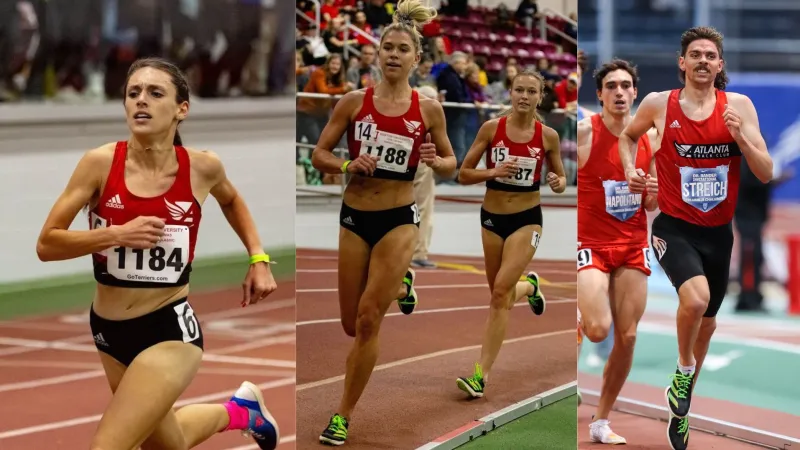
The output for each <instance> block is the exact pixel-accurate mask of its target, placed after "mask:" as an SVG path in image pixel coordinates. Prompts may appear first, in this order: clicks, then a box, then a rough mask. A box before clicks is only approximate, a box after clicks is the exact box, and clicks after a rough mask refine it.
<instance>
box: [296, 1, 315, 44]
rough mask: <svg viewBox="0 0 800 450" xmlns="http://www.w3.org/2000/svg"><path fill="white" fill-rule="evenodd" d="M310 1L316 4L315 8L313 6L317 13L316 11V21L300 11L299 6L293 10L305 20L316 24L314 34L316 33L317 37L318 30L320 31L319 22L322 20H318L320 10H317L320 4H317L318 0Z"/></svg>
mask: <svg viewBox="0 0 800 450" xmlns="http://www.w3.org/2000/svg"><path fill="white" fill-rule="evenodd" d="M311 3H313V4H314V6H316V8H315V10H316V11H317V13H316V16H317V20H316V21H314V20H313V19H312V18H310V17H308V16H307V15H306V14H305V13H304V12H303V11H300V8H295V9H294V11H295V14H297V15H298V16H300V17H302V18H303V19H305V20H306V21H307V22H311V23H314V24H316V25H317V33H316V34H317V37H319V31H320V30H319V24H320V23H322V21H321V20H320V12H319V9H320V4H319V1H318V0H311Z"/></svg>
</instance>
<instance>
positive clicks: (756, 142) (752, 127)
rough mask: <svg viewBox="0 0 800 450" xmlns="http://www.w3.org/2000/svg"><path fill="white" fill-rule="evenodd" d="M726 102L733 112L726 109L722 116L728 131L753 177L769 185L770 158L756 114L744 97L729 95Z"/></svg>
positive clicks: (751, 103)
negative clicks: (737, 145)
mask: <svg viewBox="0 0 800 450" xmlns="http://www.w3.org/2000/svg"><path fill="white" fill-rule="evenodd" d="M728 101H729V102H730V103H729V104H732V105H731V106H733V110H731V109H728V110H726V111H725V112H724V113H723V114H722V117H723V119H725V120H726V125H727V126H728V130H730V132H731V135H732V136H733V137H734V139H736V143H737V144H739V149H740V150H741V151H742V155H744V158H745V160H747V165H748V166H750V170H751V171H753V175H755V176H756V177H757V178H758V179H759V180H761V182H762V183H769V182H770V181H772V158H771V157H770V156H769V152H768V151H767V143H766V142H765V141H764V137H763V136H761V128H760V126H759V124H758V112H757V111H756V108H755V106H754V105H753V102H752V101H751V100H750V98H749V97H747V96H746V95H741V94H735V93H729V94H728Z"/></svg>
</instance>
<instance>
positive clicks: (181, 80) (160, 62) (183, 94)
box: [122, 58, 189, 145]
mask: <svg viewBox="0 0 800 450" xmlns="http://www.w3.org/2000/svg"><path fill="white" fill-rule="evenodd" d="M145 67H152V68H153V69H156V70H160V71H162V72H166V73H167V74H169V77H170V81H172V85H173V86H175V101H176V102H177V103H183V102H188V101H189V81H188V80H187V79H186V75H184V74H183V72H181V69H179V68H178V66H176V65H175V64H172V63H171V62H169V61H167V60H166V59H163V58H142V59H137V60H136V61H134V62H133V64H132V65H131V68H130V69H128V75H127V77H125V86H123V88H122V93H123V94H122V101H123V103H124V102H125V99H126V98H127V96H128V81H130V79H131V76H133V74H134V73H135V72H136V71H137V70H139V69H144V68H145ZM180 124H181V121H178V125H180ZM172 145H183V141H182V140H181V135H180V133H178V129H177V128H175V137H174V138H173V139H172Z"/></svg>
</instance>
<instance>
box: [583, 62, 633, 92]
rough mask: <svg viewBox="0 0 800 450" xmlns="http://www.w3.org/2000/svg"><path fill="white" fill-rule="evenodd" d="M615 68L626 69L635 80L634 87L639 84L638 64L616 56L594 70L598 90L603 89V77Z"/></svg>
mask: <svg viewBox="0 0 800 450" xmlns="http://www.w3.org/2000/svg"><path fill="white" fill-rule="evenodd" d="M615 70H624V71H625V72H628V73H629V74H630V75H631V79H632V80H633V87H636V86H637V85H638V84H639V71H638V70H636V66H634V65H633V64H631V63H630V62H628V61H625V60H624V59H618V58H614V59H612V60H611V61H609V62H607V63H605V64H603V65H602V66H600V67H598V68H597V70H595V71H594V81H595V83H596V84H597V90H598V91H602V90H603V78H605V77H606V75H608V74H609V73H611V72H613V71H615Z"/></svg>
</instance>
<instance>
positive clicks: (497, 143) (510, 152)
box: [486, 116, 545, 192]
mask: <svg viewBox="0 0 800 450" xmlns="http://www.w3.org/2000/svg"><path fill="white" fill-rule="evenodd" d="M507 124H508V116H503V117H501V118H500V120H499V121H498V122H497V130H496V131H495V132H494V137H492V141H491V142H490V143H489V146H488V147H487V148H486V168H487V169H494V168H495V167H497V164H498V163H502V162H503V161H505V160H507V159H508V158H509V157H512V156H513V157H515V158H516V163H517V166H518V167H519V168H518V169H517V173H516V174H514V175H513V176H511V177H506V178H495V179H493V180H489V181H487V182H486V187H487V188H488V189H494V190H497V191H511V192H535V191H538V190H539V183H540V180H541V177H542V164H543V163H544V156H545V148H544V138H543V136H542V124H541V122H539V121H538V120H537V121H535V122H534V131H533V138H531V140H530V141H528V142H523V143H518V142H514V141H512V140H511V139H509V137H508V134H507V132H506V126H507Z"/></svg>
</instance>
